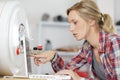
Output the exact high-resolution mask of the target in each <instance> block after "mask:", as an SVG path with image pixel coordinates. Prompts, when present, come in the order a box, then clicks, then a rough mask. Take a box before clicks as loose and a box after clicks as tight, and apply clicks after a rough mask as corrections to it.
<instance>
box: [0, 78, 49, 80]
mask: <svg viewBox="0 0 120 80" xmlns="http://www.w3.org/2000/svg"><path fill="white" fill-rule="evenodd" d="M0 80H47V79H29V78H0Z"/></svg>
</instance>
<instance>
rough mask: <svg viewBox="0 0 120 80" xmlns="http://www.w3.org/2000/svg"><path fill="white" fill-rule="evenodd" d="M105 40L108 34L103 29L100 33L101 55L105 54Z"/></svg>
mask: <svg viewBox="0 0 120 80" xmlns="http://www.w3.org/2000/svg"><path fill="white" fill-rule="evenodd" d="M105 38H106V33H105V32H104V31H103V30H102V29H101V30H100V32H99V42H100V48H99V51H98V52H99V53H100V54H103V53H104V52H105Z"/></svg>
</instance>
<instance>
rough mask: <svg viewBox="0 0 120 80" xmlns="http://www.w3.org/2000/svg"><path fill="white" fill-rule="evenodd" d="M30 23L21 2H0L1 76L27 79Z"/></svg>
mask: <svg viewBox="0 0 120 80" xmlns="http://www.w3.org/2000/svg"><path fill="white" fill-rule="evenodd" d="M26 41H27V42H29V29H28V21H27V18H26V15H25V12H24V10H23V9H22V6H21V4H20V2H18V1H15V0H13V1H0V45H1V47H0V75H4V76H5V75H6V76H14V77H15V76H17V77H18V76H19V77H21V76H22V77H23V76H24V77H25V76H26V77H27V76H28V70H27V61H26V48H28V47H29V46H26V45H25V44H26Z"/></svg>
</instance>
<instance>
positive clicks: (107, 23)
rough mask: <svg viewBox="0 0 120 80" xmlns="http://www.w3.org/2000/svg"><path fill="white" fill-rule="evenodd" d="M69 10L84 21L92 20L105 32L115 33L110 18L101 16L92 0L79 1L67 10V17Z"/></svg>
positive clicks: (104, 15)
mask: <svg viewBox="0 0 120 80" xmlns="http://www.w3.org/2000/svg"><path fill="white" fill-rule="evenodd" d="M71 10H75V11H77V13H78V14H79V15H80V16H81V17H82V18H83V19H84V20H86V21H87V20H88V19H94V20H95V21H96V24H97V25H99V27H100V28H102V29H103V30H104V31H105V32H109V33H114V32H115V29H114V25H113V21H112V19H111V17H110V16H109V15H108V14H102V13H101V12H100V10H99V8H98V6H97V4H96V3H95V2H94V1H93V0H81V1H80V2H78V3H76V4H75V5H73V6H72V7H70V8H69V9H68V10H67V15H69V13H70V11H71Z"/></svg>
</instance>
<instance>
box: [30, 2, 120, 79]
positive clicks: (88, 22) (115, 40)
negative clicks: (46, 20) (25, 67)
mask: <svg viewBox="0 0 120 80" xmlns="http://www.w3.org/2000/svg"><path fill="white" fill-rule="evenodd" d="M67 15H68V21H69V23H70V31H71V32H72V34H73V36H74V37H75V38H76V40H82V39H85V42H84V43H83V46H82V49H81V50H80V51H79V54H78V55H77V56H76V57H74V58H73V59H72V60H71V61H70V62H69V63H67V64H64V61H63V59H62V58H61V57H60V56H59V55H58V54H57V52H56V51H46V52H44V53H43V54H39V55H32V56H33V57H34V61H35V64H36V65H39V64H44V63H46V62H48V61H51V63H52V67H53V70H54V71H55V72H56V73H57V74H68V75H70V76H71V77H72V79H73V80H81V79H82V78H84V79H88V80H91V79H94V80H118V79H120V36H118V35H116V34H115V33H114V26H113V24H112V20H111V18H110V16H109V15H108V14H103V13H101V12H100V10H99V8H98V6H97V5H96V3H95V2H94V1H92V0H82V1H80V2H78V3H76V4H75V5H73V6H72V7H70V8H69V9H68V10H67ZM40 58H44V59H45V61H40V60H39V59H40ZM83 65H87V67H88V70H86V71H87V74H88V76H81V75H82V74H79V73H80V72H81V71H80V68H81V67H82V66H83ZM81 73H82V72H81Z"/></svg>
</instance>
